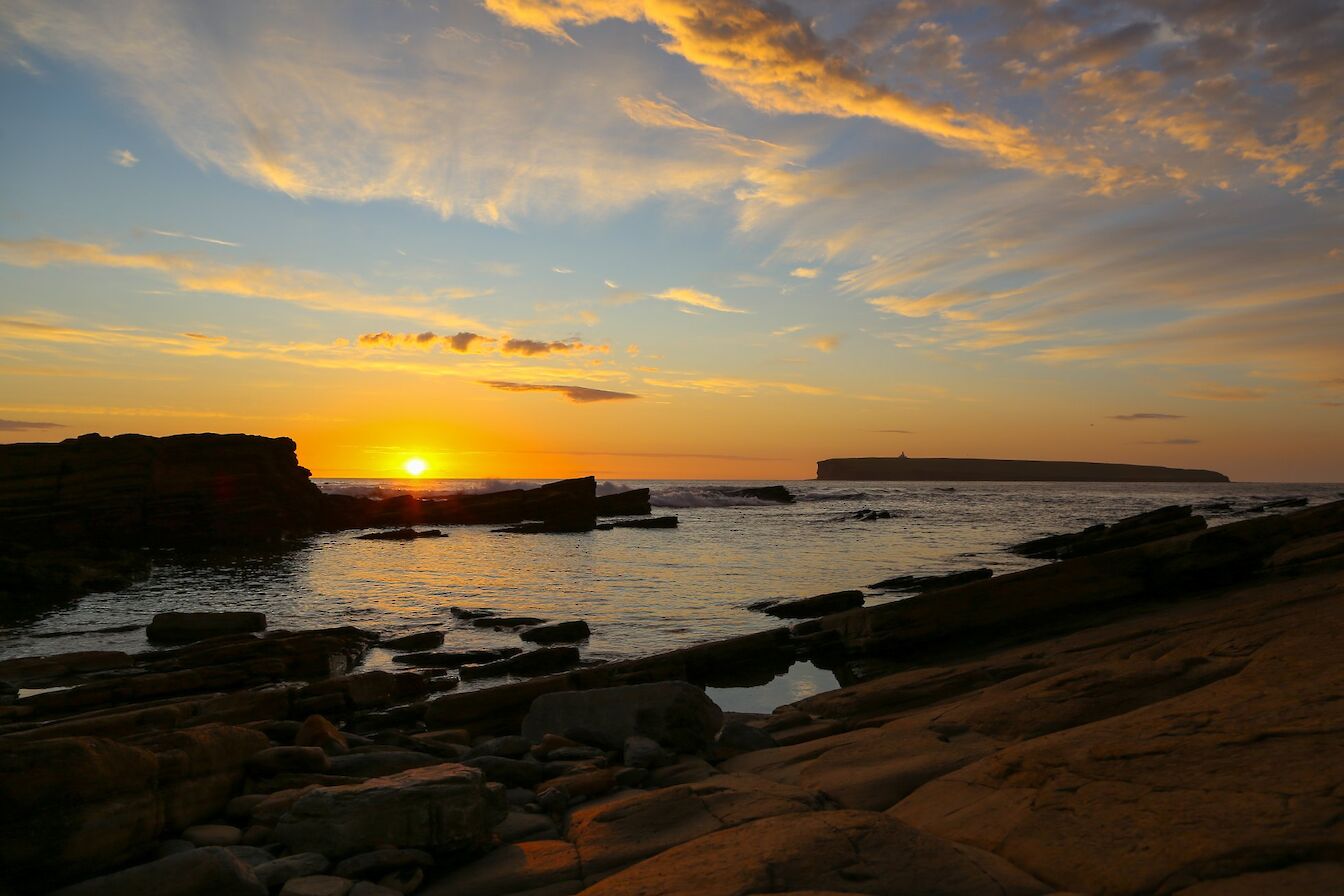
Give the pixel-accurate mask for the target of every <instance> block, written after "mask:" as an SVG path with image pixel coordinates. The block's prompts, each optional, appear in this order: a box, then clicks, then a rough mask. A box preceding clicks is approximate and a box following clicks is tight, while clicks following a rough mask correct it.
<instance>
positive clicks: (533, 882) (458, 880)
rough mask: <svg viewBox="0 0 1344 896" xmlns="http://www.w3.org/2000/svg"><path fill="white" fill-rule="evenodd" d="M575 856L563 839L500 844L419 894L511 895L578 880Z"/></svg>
mask: <svg viewBox="0 0 1344 896" xmlns="http://www.w3.org/2000/svg"><path fill="white" fill-rule="evenodd" d="M580 877H582V872H581V871H580V868H579V856H578V852H577V851H576V850H575V849H574V847H573V846H572V845H571V844H569V843H566V842H565V841H563V840H537V841H533V842H529V843H515V844H512V845H509V846H501V847H500V848H499V849H496V850H494V851H493V852H491V853H490V854H489V855H487V856H485V857H484V858H482V859H477V860H476V861H475V862H472V863H471V864H469V865H465V866H463V867H461V868H458V869H457V870H455V871H452V872H449V873H448V874H447V875H446V876H445V877H442V878H440V879H439V880H438V881H436V882H435V883H433V884H431V885H430V886H428V887H426V888H425V889H424V890H422V891H421V893H422V896H465V894H471V896H512V894H517V893H524V892H528V891H532V890H537V889H540V888H541V887H545V886H549V885H551V884H556V883H561V882H565V881H576V882H577V881H578V880H579V878H580Z"/></svg>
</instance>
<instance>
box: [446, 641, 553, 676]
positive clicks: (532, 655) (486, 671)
mask: <svg viewBox="0 0 1344 896" xmlns="http://www.w3.org/2000/svg"><path fill="white" fill-rule="evenodd" d="M578 662H579V649H578V648H577V647H541V648H538V649H537V650H529V651H527V652H526V653H520V654H517V655H516V656H512V657H510V658H509V659H506V660H497V661H495V662H493V663H483V664H481V665H479V666H463V667H462V670H461V672H459V673H458V674H459V675H461V676H462V677H463V678H464V679H473V678H492V677H494V676H497V675H545V674H547V673H549V672H560V671H562V670H564V669H568V668H569V667H571V666H575V665H578Z"/></svg>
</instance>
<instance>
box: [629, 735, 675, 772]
mask: <svg viewBox="0 0 1344 896" xmlns="http://www.w3.org/2000/svg"><path fill="white" fill-rule="evenodd" d="M622 756H623V758H624V760H625V764H626V765H628V766H630V767H631V768H657V767H658V766H662V765H671V764H672V763H673V762H675V761H676V758H677V757H676V754H674V753H672V752H671V751H669V750H667V749H666V748H664V747H663V745H662V744H660V743H658V741H656V740H654V739H653V738H651V737H644V736H643V735H640V734H632V735H630V736H629V737H627V738H626V739H625V744H624V745H623V750H622Z"/></svg>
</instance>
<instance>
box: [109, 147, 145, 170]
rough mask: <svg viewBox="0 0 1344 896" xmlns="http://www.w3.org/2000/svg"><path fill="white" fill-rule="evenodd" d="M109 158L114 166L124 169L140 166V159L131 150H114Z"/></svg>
mask: <svg viewBox="0 0 1344 896" xmlns="http://www.w3.org/2000/svg"><path fill="white" fill-rule="evenodd" d="M108 158H110V159H111V160H112V164H113V165H119V166H120V167H122V168H134V167H135V166H136V165H138V164H140V159H139V158H137V157H136V155H135V153H133V152H131V151H130V150H129V149H114V150H112V151H111V152H110V153H108Z"/></svg>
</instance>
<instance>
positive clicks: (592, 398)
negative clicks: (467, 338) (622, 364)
mask: <svg viewBox="0 0 1344 896" xmlns="http://www.w3.org/2000/svg"><path fill="white" fill-rule="evenodd" d="M481 385H483V386H489V387H490V388H491V389H500V390H502V391H504V392H553V393H555V394H557V395H560V396H563V397H564V398H567V399H568V400H570V401H572V402H574V403H575V404H592V403H594V402H599V401H626V400H629V399H632V398H639V396H638V395H635V394H633V393H631V392H613V391H610V390H608V389H593V388H590V387H588V386H567V385H560V384H556V383H511V382H504V381H501V380H482V381H481Z"/></svg>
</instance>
